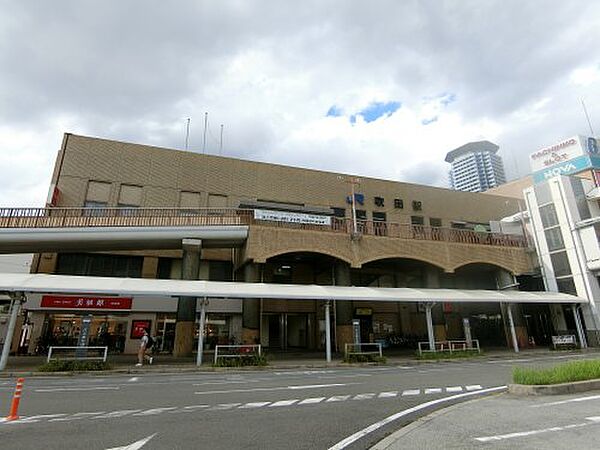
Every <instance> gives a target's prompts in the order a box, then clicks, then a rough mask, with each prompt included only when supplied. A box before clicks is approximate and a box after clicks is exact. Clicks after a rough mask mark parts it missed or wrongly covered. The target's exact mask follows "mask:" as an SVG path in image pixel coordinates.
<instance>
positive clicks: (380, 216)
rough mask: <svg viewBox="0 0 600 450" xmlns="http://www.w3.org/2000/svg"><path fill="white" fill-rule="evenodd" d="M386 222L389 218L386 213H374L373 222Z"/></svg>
mask: <svg viewBox="0 0 600 450" xmlns="http://www.w3.org/2000/svg"><path fill="white" fill-rule="evenodd" d="M386 220H387V216H386V214H385V213H384V212H376V211H373V222H385V221H386Z"/></svg>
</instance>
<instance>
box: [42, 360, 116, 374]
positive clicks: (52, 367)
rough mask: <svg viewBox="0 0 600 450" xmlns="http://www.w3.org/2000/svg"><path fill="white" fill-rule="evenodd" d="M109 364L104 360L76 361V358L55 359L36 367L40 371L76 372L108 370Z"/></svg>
mask: <svg viewBox="0 0 600 450" xmlns="http://www.w3.org/2000/svg"><path fill="white" fill-rule="evenodd" d="M109 369H111V366H110V364H108V363H106V362H104V361H78V360H76V359H68V360H61V359H55V360H52V361H50V362H47V363H46V364H43V365H42V366H40V367H39V368H38V371H40V372H77V371H98V370H109Z"/></svg>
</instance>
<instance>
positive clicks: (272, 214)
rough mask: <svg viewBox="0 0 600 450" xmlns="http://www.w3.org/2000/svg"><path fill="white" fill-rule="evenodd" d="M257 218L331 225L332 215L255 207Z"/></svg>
mask: <svg viewBox="0 0 600 450" xmlns="http://www.w3.org/2000/svg"><path fill="white" fill-rule="evenodd" d="M254 218H255V219H256V220H270V221H272V222H290V223H307V224H311V225H327V226H330V225H331V217H329V216H318V215H316V214H302V213H294V212H287V211H270V210H267V209H255V210H254Z"/></svg>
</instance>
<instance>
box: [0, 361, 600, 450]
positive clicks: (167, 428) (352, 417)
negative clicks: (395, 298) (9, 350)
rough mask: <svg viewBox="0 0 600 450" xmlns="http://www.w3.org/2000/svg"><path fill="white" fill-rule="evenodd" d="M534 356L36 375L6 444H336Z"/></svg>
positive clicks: (6, 388) (484, 384) (365, 444)
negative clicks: (312, 367)
mask: <svg viewBox="0 0 600 450" xmlns="http://www.w3.org/2000/svg"><path fill="white" fill-rule="evenodd" d="M593 356H594V355H590V357H593ZM582 357H586V356H581V355H562V356H558V357H555V356H554V357H545V358H539V359H536V360H535V363H536V364H538V365H539V364H555V363H557V362H560V361H561V360H565V359H571V358H582ZM533 362H534V361H531V360H529V359H525V360H519V359H510V360H506V359H505V360H494V361H479V362H464V361H456V362H448V363H431V364H414V365H412V364H411V365H406V366H391V367H361V368H324V369H315V370H286V371H277V370H272V369H271V370H269V369H268V370H265V371H258V372H219V373H197V374H196V373H185V374H147V375H136V376H123V375H112V376H73V377H52V378H51V377H48V378H46V377H44V378H40V377H36V378H29V379H27V380H26V383H25V388H24V395H23V399H22V400H21V408H20V410H19V413H20V415H21V419H20V420H17V421H12V422H0V447H1V448H2V449H3V450H8V449H29V448H31V449H34V448H44V449H65V448H67V449H86V450H95V449H102V450H105V449H118V448H128V449H135V448H143V449H144V450H150V449H166V448H168V449H191V448H210V449H232V448H244V449H255V448H256V449H259V448H260V449H281V448H286V449H328V448H330V447H332V446H335V445H336V444H338V443H339V442H341V441H343V440H344V439H345V438H347V437H348V436H351V435H353V434H355V433H356V432H358V431H360V430H363V429H365V428H366V427H368V426H370V425H372V424H374V423H376V422H379V421H381V420H382V419H384V418H386V417H389V416H391V415H393V414H396V413H398V412H399V411H404V410H407V409H409V408H412V407H415V406H417V405H419V404H423V403H427V402H431V401H433V400H436V399H442V398H449V397H452V396H457V395H460V394H467V393H476V392H478V391H483V390H485V389H486V388H490V387H495V386H502V385H505V384H507V383H508V382H509V380H510V373H511V370H512V367H514V366H515V365H522V364H531V363H533ZM13 389H14V380H8V379H0V413H1V414H2V415H4V414H5V413H4V412H5V411H6V412H8V409H9V402H10V398H11V395H12V391H13ZM457 401H458V400H457ZM432 408H433V407H432ZM431 410H432V409H431V408H430V409H426V410H423V411H420V412H416V413H413V414H406V415H404V416H402V417H401V418H399V419H398V420H395V421H392V422H391V423H389V424H387V425H385V426H381V427H380V428H378V429H377V430H375V431H374V432H372V433H365V434H364V436H362V437H361V438H360V439H357V440H356V441H355V442H352V443H350V444H349V445H348V446H347V447H340V446H338V447H337V448H351V449H358V448H369V447H370V446H372V445H373V444H374V443H376V442H377V441H379V440H380V439H382V438H383V437H385V436H386V435H387V434H389V433H391V432H393V431H395V430H397V429H398V428H400V427H401V426H403V425H405V424H407V423H409V422H412V421H414V420H415V419H416V418H417V417H419V416H421V415H423V414H425V413H428V412H431ZM135 442H138V444H137V446H136V445H131V444H133V443H135ZM128 446H129V447H128ZM408 448H410V447H408Z"/></svg>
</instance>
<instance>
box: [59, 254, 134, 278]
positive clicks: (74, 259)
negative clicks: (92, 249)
mask: <svg viewBox="0 0 600 450" xmlns="http://www.w3.org/2000/svg"><path fill="white" fill-rule="evenodd" d="M143 261H144V257H143V256H122V255H98V254H94V253H90V254H87V253H63V254H59V255H58V261H57V263H56V273H57V274H59V275H86V276H93V277H129V278H140V277H141V276H142V263H143Z"/></svg>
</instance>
